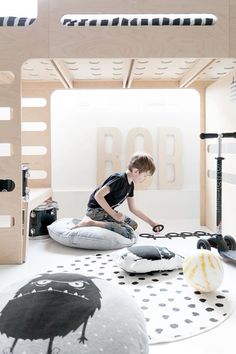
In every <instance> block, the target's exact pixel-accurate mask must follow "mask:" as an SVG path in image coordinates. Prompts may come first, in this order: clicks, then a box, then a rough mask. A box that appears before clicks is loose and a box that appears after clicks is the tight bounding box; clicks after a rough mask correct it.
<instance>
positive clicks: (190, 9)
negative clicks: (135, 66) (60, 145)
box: [0, 0, 236, 264]
mask: <svg viewBox="0 0 236 354" xmlns="http://www.w3.org/2000/svg"><path fill="white" fill-rule="evenodd" d="M88 13H91V14H101V13H105V14H129V13H131V14H132V13H139V14H142V13H143V14H147V13H150V14H152V13H161V14H168V13H169V14H171V13H189V14H191V13H213V14H214V15H215V16H217V18H218V21H217V23H216V24H215V25H214V26H205V27H201V26H200V27H194V26H189V27H178V28H176V27H173V26H165V27H164V26H159V27H149V26H146V27H142V29H141V30H140V28H138V27H115V28H107V27H105V28H104V27H95V28H93V27H83V28H81V27H64V26H62V25H61V23H60V20H61V18H62V16H64V15H66V14H88ZM235 37H236V0H204V1H203V0H199V1H195V0H180V1H171V2H168V1H162V0H146V1H143V0H116V1H110V0H99V1H94V0H80V1H77V0H64V1H58V0H38V16H37V20H36V21H35V22H34V23H33V24H32V25H30V26H27V27H2V28H0V47H1V56H0V72H2V73H6V82H4V80H2V81H1V84H0V107H10V109H11V117H10V120H4V121H1V120H0V142H2V143H8V144H10V146H11V154H10V156H4V157H0V177H1V178H3V179H4V178H10V179H12V180H13V181H14V183H15V186H16V187H15V189H14V191H12V192H10V193H0V215H8V216H10V217H11V220H12V224H11V225H10V227H7V228H5V227H4V228H0V263H1V264H20V263H22V262H24V261H25V258H26V247H27V238H28V220H29V212H30V210H31V209H32V208H34V207H35V206H36V205H38V204H40V203H41V202H42V201H44V200H46V199H47V198H50V197H52V190H51V151H50V95H51V93H52V92H53V91H54V90H55V89H58V88H61V86H60V85H58V84H57V83H55V84H53V83H38V84H37V83H35V84H28V85H22V80H21V68H22V65H23V63H24V62H25V61H26V60H27V59H29V58H59V59H60V58H167V57H169V58H183V57H184V58H191V57H197V58H231V57H236V42H235ZM9 73H12V74H13V76H14V79H13V80H12V81H11V80H9ZM10 75H11V74H10ZM9 81H11V82H10V83H9ZM189 84H191V82H189ZM67 87H70V84H68V82H67ZM80 87H81V88H85V87H88V88H96V87H97V88H104V87H105V88H113V87H115V88H117V87H118V86H117V84H116V83H114V82H113V83H112V82H110V83H107V82H104V83H101V82H100V83H97V84H94V83H93V84H92V85H91V84H89V83H88V84H87V85H86V84H81V85H77V86H76V88H80ZM135 87H136V88H155V87H157V88H159V87H160V84H158V82H151V81H150V82H145V83H141V84H138V83H137V84H136V86H135ZM165 87H174V85H171V83H169V84H168V83H167V84H166V86H165ZM194 87H195V88H196V89H198V90H199V92H200V96H201V131H204V124H205V120H204V119H205V118H204V107H205V106H204V104H205V103H204V102H205V87H206V83H205V84H204V83H202V84H201V83H199V84H197V85H195V86H194ZM22 97H44V98H46V100H47V105H46V106H45V107H40V108H21V98H22ZM22 121H23V122H24V121H25V122H29V121H30V122H32V121H34V122H37V121H40V122H45V123H46V124H47V129H46V130H45V131H43V132H37V133H36V132H30V134H29V132H23V133H22V132H21V122H22ZM35 144H36V145H43V146H46V147H47V154H46V156H44V158H40V157H38V156H29V157H28V159H27V160H26V161H24V160H23V158H22V153H21V149H22V145H35ZM204 161H205V150H204V143H202V145H201V222H202V224H204V223H205V199H204V198H205V177H204V176H205V170H204V166H205V163H204ZM24 162H29V163H30V164H31V166H32V168H33V169H35V170H44V171H46V172H47V177H46V178H45V179H35V180H32V181H30V183H31V185H30V187H31V188H35V189H34V190H33V191H32V193H31V197H30V200H29V201H27V202H22V172H21V165H22V163H24ZM22 210H24V212H25V214H24V220H22ZM22 225H23V226H24V227H23V232H22Z"/></svg>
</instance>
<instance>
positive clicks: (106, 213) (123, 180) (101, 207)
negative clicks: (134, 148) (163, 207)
mask: <svg viewBox="0 0 236 354" xmlns="http://www.w3.org/2000/svg"><path fill="white" fill-rule="evenodd" d="M154 172H155V165H154V162H153V159H152V157H151V156H150V155H148V154H146V153H138V154H134V155H133V156H132V158H131V160H130V162H129V165H128V169H127V171H126V172H124V173H114V174H112V175H111V176H110V177H108V178H107V179H106V180H105V181H104V182H103V184H102V185H101V186H100V187H98V188H97V189H95V191H94V192H93V193H92V194H91V196H90V198H89V201H88V209H87V213H86V217H84V218H83V220H82V221H81V222H80V223H79V224H78V225H76V226H75V227H74V228H76V227H83V226H98V227H103V228H106V229H108V230H111V231H114V232H117V233H119V234H121V235H122V236H124V237H127V238H133V237H134V230H135V229H136V228H137V227H138V225H137V223H136V222H135V221H134V220H132V219H131V218H129V217H128V216H126V215H124V214H123V213H121V212H120V211H118V210H116V208H117V207H118V206H119V205H120V204H121V203H123V202H124V201H125V200H127V203H128V207H129V210H130V211H131V212H132V213H133V214H134V215H136V216H137V217H139V218H140V219H142V220H143V221H145V222H146V223H147V224H149V225H150V226H151V227H152V228H153V227H154V226H157V225H158V223H157V222H156V221H154V220H152V219H150V218H149V217H148V216H147V215H145V214H144V213H143V212H142V211H141V210H139V209H138V208H137V207H136V206H135V203H134V185H135V184H136V183H142V182H143V181H145V179H146V178H147V177H149V176H152V175H153V174H154Z"/></svg>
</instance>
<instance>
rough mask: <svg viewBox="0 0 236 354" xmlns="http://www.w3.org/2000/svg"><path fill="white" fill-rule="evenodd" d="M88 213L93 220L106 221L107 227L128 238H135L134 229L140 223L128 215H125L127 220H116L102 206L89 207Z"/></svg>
mask: <svg viewBox="0 0 236 354" xmlns="http://www.w3.org/2000/svg"><path fill="white" fill-rule="evenodd" d="M86 215H87V216H88V217H90V218H91V219H92V220H96V221H105V222H106V224H107V225H106V229H108V230H111V231H114V232H116V233H118V234H120V235H122V236H124V237H126V238H130V239H132V238H135V237H136V236H135V233H134V230H136V229H137V227H138V224H137V223H136V221H134V220H132V219H131V218H129V217H128V216H125V220H124V221H122V222H118V221H115V219H113V218H112V217H111V216H110V215H109V214H107V213H106V212H105V210H104V209H102V208H95V209H93V208H88V210H87V212H86Z"/></svg>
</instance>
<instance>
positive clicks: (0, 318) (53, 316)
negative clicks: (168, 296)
mask: <svg viewBox="0 0 236 354" xmlns="http://www.w3.org/2000/svg"><path fill="white" fill-rule="evenodd" d="M16 289H17V290H16ZM15 290H16V291H15ZM0 304H1V307H0V311H1V312H0V350H1V353H4V354H10V353H14V354H18V353H19V354H20V353H21V354H23V353H24V354H34V353H37V354H57V353H70V354H73V353H81V354H89V353H94V354H97V353H103V354H105V353H107V354H108V353H112V352H113V350H115V352H116V353H118V354H123V353H127V354H128V353H133V354H136V353H138V354H146V353H147V351H148V349H147V348H148V336H147V333H146V328H145V319H144V316H143V314H142V312H141V311H140V309H139V308H138V306H137V305H136V304H135V302H134V301H133V299H132V297H131V296H130V295H129V294H127V293H126V292H125V291H124V290H122V289H120V288H119V287H117V286H113V285H112V284H110V283H109V282H107V281H104V280H103V279H99V278H96V277H94V276H86V275H81V274H79V273H75V272H63V273H57V272H56V273H51V272H48V273H46V274H42V275H38V276H35V277H33V278H31V279H30V280H29V281H27V282H25V283H24V285H23V286H20V287H18V286H16V285H15V286H13V287H12V290H9V291H6V292H5V293H3V294H1V302H0ZM134 319H135V322H133V320H134ZM124 321H125V325H124Z"/></svg>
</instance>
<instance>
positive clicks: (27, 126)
mask: <svg viewBox="0 0 236 354" xmlns="http://www.w3.org/2000/svg"><path fill="white" fill-rule="evenodd" d="M46 129H47V124H46V123H45V122H22V123H21V130H22V131H23V132H43V131H45V130H46Z"/></svg>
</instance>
